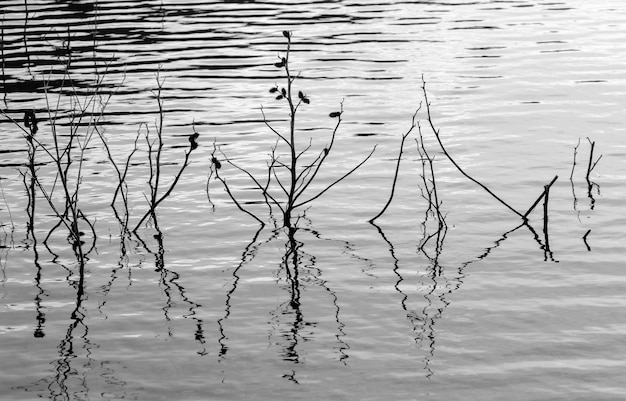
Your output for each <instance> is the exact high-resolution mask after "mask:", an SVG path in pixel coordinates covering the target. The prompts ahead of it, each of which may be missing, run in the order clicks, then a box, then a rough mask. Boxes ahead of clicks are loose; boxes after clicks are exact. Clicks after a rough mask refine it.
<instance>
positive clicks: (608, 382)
mask: <svg viewBox="0 0 626 401" xmlns="http://www.w3.org/2000/svg"><path fill="white" fill-rule="evenodd" d="M0 10H2V15H1V16H0V18H1V19H2V32H1V33H2V48H1V51H2V80H1V85H2V87H3V94H2V96H3V98H2V102H1V105H2V110H3V111H5V112H6V116H8V117H10V118H13V119H15V120H16V121H17V122H18V123H19V124H21V123H23V120H22V118H23V115H24V112H25V111H27V110H31V109H34V110H35V113H36V115H37V116H40V118H41V119H42V120H41V121H40V124H39V133H38V135H39V137H40V138H42V139H41V140H42V141H43V142H44V143H46V144H48V145H49V144H50V143H51V142H50V141H51V136H50V132H51V129H52V125H51V124H50V123H49V122H48V121H46V118H44V116H46V115H47V110H48V109H51V110H53V111H57V112H58V114H57V115H56V117H57V118H58V119H57V122H56V128H57V129H58V130H59V133H60V134H61V135H65V136H62V138H65V139H66V138H67V135H68V133H69V132H70V129H71V126H70V124H69V116H70V115H71V114H70V111H71V110H72V109H74V108H75V106H76V104H72V103H71V100H72V99H75V98H74V97H73V96H72V95H73V94H76V95H77V96H78V99H80V100H81V101H86V100H87V99H92V97H91V95H92V94H93V92H94V91H95V90H96V89H97V90H98V91H99V92H98V93H99V97H95V98H94V99H95V100H97V102H94V103H92V104H91V105H92V106H93V108H90V109H89V110H90V111H91V112H92V113H94V115H96V116H98V124H99V125H98V126H99V127H100V129H101V130H102V132H103V133H104V136H105V137H106V138H107V142H108V144H109V146H110V147H111V149H112V151H113V157H114V158H115V160H116V161H117V162H118V163H122V164H123V163H124V161H125V158H126V156H127V155H128V154H129V153H130V152H131V150H132V148H133V141H134V139H135V137H136V135H137V131H138V130H140V132H145V129H146V128H145V125H141V124H142V123H145V124H147V125H148V129H149V130H150V132H151V133H154V132H155V131H156V128H155V126H154V125H155V123H158V117H159V112H158V105H157V102H156V100H155V90H156V89H157V74H158V78H159V79H162V80H163V87H162V91H161V96H162V98H163V102H164V103H163V124H164V128H163V132H164V141H165V148H164V151H163V159H164V162H165V166H164V169H163V170H164V172H163V174H164V176H165V178H164V179H165V181H166V182H170V180H171V178H172V176H173V175H174V174H175V172H176V171H177V167H176V166H175V165H176V164H178V165H180V163H181V162H182V160H183V155H184V152H185V150H186V149H187V148H188V146H189V143H188V142H187V136H188V135H190V134H191V133H193V132H194V129H195V130H197V132H198V133H199V134H200V137H199V143H200V147H199V148H198V150H197V151H195V152H194V153H193V154H192V156H191V159H192V162H191V165H190V166H189V168H188V169H187V170H185V172H184V174H183V176H182V178H181V180H180V182H179V184H178V186H177V187H176V189H175V190H174V192H173V193H172V195H171V196H170V197H169V198H168V199H167V200H166V201H165V202H164V203H163V204H161V205H160V207H159V209H158V223H159V226H160V230H161V232H162V237H159V236H158V235H157V236H156V237H154V235H155V234H158V232H157V231H155V228H154V226H153V225H151V224H150V225H148V226H147V227H144V228H141V229H140V230H139V231H138V235H136V236H131V237H130V238H124V239H122V238H121V234H120V226H119V224H118V221H117V220H116V219H115V216H114V213H113V211H112V209H111V207H110V206H109V204H110V203H111V197H112V194H113V192H114V190H115V187H116V185H117V181H116V180H117V177H116V175H115V171H114V169H113V168H112V166H111V163H110V162H109V161H108V159H107V157H106V153H105V152H104V149H103V146H102V144H101V142H99V139H97V138H93V139H92V142H91V146H90V147H89V148H88V149H87V150H86V152H85V161H84V167H83V169H84V170H83V181H82V183H81V189H80V202H81V203H80V204H81V208H82V210H83V211H84V213H85V214H86V215H87V216H88V217H89V218H91V219H92V220H95V221H96V224H95V228H96V235H97V242H96V248H95V249H94V250H92V251H91V252H90V253H89V254H88V261H87V263H86V265H85V269H84V271H82V274H81V269H80V268H79V266H78V265H77V263H76V258H75V257H74V255H73V253H72V250H71V247H70V246H69V245H68V242H67V240H66V238H65V236H66V234H65V233H64V232H62V231H63V230H61V229H59V230H57V231H55V233H54V234H53V235H52V236H51V239H50V240H49V241H48V247H46V246H44V244H43V239H44V238H45V237H46V235H47V234H48V231H49V230H50V228H51V227H52V226H53V225H54V224H55V222H56V219H55V217H54V214H53V212H52V211H51V210H50V209H49V207H47V206H46V205H45V200H44V199H43V197H42V196H41V195H39V196H38V198H37V213H36V216H35V220H34V221H35V230H34V231H33V232H29V231H28V230H27V223H28V215H27V207H28V205H27V199H28V198H27V194H26V192H25V189H24V183H23V181H22V176H21V175H20V174H19V171H18V169H21V170H22V171H25V169H26V167H25V163H26V161H27V157H28V155H27V151H26V142H25V140H24V137H23V134H22V131H20V129H19V128H17V127H16V125H15V124H14V123H12V122H11V121H9V120H8V118H7V117H5V116H2V118H0V184H1V189H2V192H1V193H0V195H2V198H1V199H0V223H1V224H2V227H1V231H0V267H1V269H2V270H1V275H0V284H1V285H0V352H1V354H0V370H1V372H2V375H1V378H0V391H1V394H2V399H3V400H4V399H6V400H29V399H40V398H44V399H46V398H47V399H55V400H64V399H68V400H69V399H72V400H73V399H77V400H79V399H85V400H86V399H93V400H96V399H102V400H117V399H137V400H172V399H177V400H178V399H180V400H200V399H202V400H206V399H210V400H213V399H214V400H243V399H257V400H288V399H289V400H292V399H303V400H308V399H315V398H319V399H332V400H357V399H358V400H380V399H395V400H424V399H431V398H437V399H445V400H474V399H476V400H502V399H505V398H506V399H510V400H590V399H593V400H615V399H620V398H622V397H623V396H624V394H625V393H626V381H625V379H624V372H626V362H624V358H623V356H624V354H626V346H625V345H624V341H623V339H624V336H625V335H626V296H624V294H625V289H626V278H625V277H626V276H625V275H624V257H625V256H626V247H625V246H624V245H623V244H624V238H625V237H626V216H625V214H624V211H625V209H624V205H626V185H625V182H626V180H625V179H626V140H625V139H624V126H625V125H626V124H625V123H626V118H625V117H624V106H625V105H626V57H625V56H626V24H625V23H626V6H625V5H624V3H623V2H622V1H620V0H603V1H594V2H589V1H582V0H566V1H525V0H518V1H487V0H485V1H461V0H458V1H447V2H436V1H381V2H376V3H373V2H372V3H367V2H356V1H332V2H331V1H321V0H320V1H314V2H311V1H307V2H281V1H221V2H216V1H192V0H190V1H186V2H179V1H168V0H163V1H161V0H154V1H132V2H131V1H98V2H87V1H79V0H77V1H69V0H67V1H61V0H59V1H52V0H50V1H43V0H42V1H31V0H29V1H27V2H24V1H11V0H6V1H3V2H2V3H1V4H0ZM283 30H290V31H292V33H293V47H292V52H291V55H290V58H291V62H292V70H293V71H299V72H300V75H299V79H298V80H297V81H296V83H295V85H296V87H297V88H298V89H301V90H303V91H304V92H305V93H306V94H307V96H309V97H310V99H311V104H310V105H308V106H307V107H306V108H303V109H301V111H300V114H299V117H298V118H299V120H298V124H299V127H302V128H303V129H302V131H300V135H302V136H303V139H302V142H300V143H302V144H303V146H306V144H307V143H308V138H309V137H313V142H312V147H315V148H320V147H323V146H325V144H326V143H327V141H328V137H329V135H330V133H331V132H332V129H333V127H334V123H335V121H334V120H332V119H330V118H328V114H329V113H330V112H333V111H336V110H338V108H339V107H340V105H341V103H342V102H343V110H344V114H343V122H342V125H341V126H340V128H339V130H338V135H337V138H336V143H335V145H334V149H333V152H332V153H331V155H330V156H329V158H328V159H327V160H328V161H327V165H326V169H325V170H324V171H323V172H322V173H321V174H320V177H319V180H318V181H317V183H318V188H323V187H324V186H325V185H328V184H330V183H331V182H332V181H333V180H334V178H335V177H337V176H340V175H341V174H343V173H344V172H345V171H347V170H349V169H350V168H351V167H352V166H354V165H355V164H356V163H358V162H359V161H360V160H362V159H363V158H364V157H365V156H366V155H367V154H368V153H369V152H370V151H371V149H372V148H373V147H374V146H376V151H375V153H374V155H373V156H372V158H371V159H370V160H368V162H367V163H366V164H365V165H364V166H363V167H362V168H361V169H359V170H358V171H357V173H355V174H354V175H353V176H351V177H350V178H348V179H347V180H345V181H343V182H342V183H340V184H339V185H337V186H336V187H333V189H332V190H331V191H329V192H327V193H325V194H324V196H322V197H320V198H319V199H317V200H316V202H314V203H312V207H311V208H310V209H307V210H306V214H305V216H304V217H303V218H301V219H300V220H299V223H298V229H297V231H295V233H292V235H289V231H288V230H285V229H278V230H274V229H272V227H271V226H272V224H268V225H267V226H266V227H265V228H264V229H263V230H261V231H259V226H258V224H256V222H255V221H254V220H253V219H251V218H250V217H249V216H247V215H246V214H244V213H241V212H240V211H239V210H238V209H237V208H236V206H235V205H234V204H233V203H232V202H231V201H230V199H229V198H228V196H227V194H225V193H224V191H223V188H222V186H221V185H220V183H219V182H217V181H211V183H210V188H209V189H210V194H211V202H209V200H208V199H207V193H206V189H207V188H206V184H207V177H208V173H209V170H210V165H211V162H210V158H211V152H212V151H213V142H214V141H215V143H216V144H218V145H220V146H221V148H222V150H224V152H225V153H227V154H228V156H229V157H230V158H231V159H232V160H233V161H235V162H236V163H237V164H238V165H241V166H245V167H246V168H247V169H249V170H250V171H252V172H253V173H256V174H263V173H264V171H265V170H266V160H267V157H268V153H269V152H270V150H271V147H272V145H273V144H274V143H275V142H274V141H275V137H274V136H273V134H272V133H271V132H270V131H269V130H268V128H267V127H266V126H265V125H264V123H263V118H262V114H261V111H260V106H261V105H262V106H263V107H264V110H265V112H266V113H267V116H268V119H269V120H270V121H272V123H273V124H275V126H276V127H280V129H282V128H283V127H285V126H286V123H287V111H286V110H285V108H284V107H282V106H281V103H280V102H277V101H276V100H274V96H273V95H271V94H269V93H268V89H270V88H271V87H272V86H274V85H275V84H281V82H282V79H283V78H282V76H281V71H280V70H279V69H276V68H275V67H274V66H273V63H275V62H276V61H277V60H278V59H277V56H278V55H282V54H284V51H285V38H284V37H283V36H282V34H281V32H282V31H283ZM68 63H69V64H68ZM68 65H69V75H67V74H65V71H66V70H67V68H66V67H67V66H68ZM422 76H423V77H424V79H425V80H426V82H427V84H426V85H427V93H428V100H429V101H430V102H431V112H432V117H433V121H434V123H435V125H436V126H437V128H438V129H440V135H441V138H442V140H443V142H444V144H445V146H446V147H447V149H448V151H449V152H450V154H452V155H453V157H454V159H455V160H456V161H457V162H458V163H459V164H460V165H461V166H463V168H464V169H465V171H466V172H467V173H469V174H470V175H471V176H473V177H475V178H476V179H478V180H479V181H481V182H483V183H484V184H485V185H487V186H488V187H489V188H490V189H491V190H493V191H494V192H495V193H496V194H498V196H500V197H501V198H503V199H504V200H505V201H506V202H507V203H509V204H510V205H511V206H512V207H513V208H515V209H518V210H522V211H525V210H527V209H528V208H529V207H530V205H531V204H532V203H533V202H534V200H535V199H537V197H538V196H539V195H540V194H541V193H542V191H543V190H544V185H546V184H548V183H549V182H550V180H552V179H553V177H554V176H556V175H558V177H559V178H558V179H557V181H556V182H555V184H554V185H553V186H552V187H551V189H550V197H549V206H548V212H549V223H548V227H547V230H546V227H544V219H543V205H542V204H541V203H540V204H539V205H538V207H537V209H536V210H535V211H533V213H532V214H531V215H530V224H529V225H528V226H524V225H522V226H520V224H521V223H522V222H521V220H520V219H519V217H518V216H516V215H515V214H514V213H512V212H511V211H510V210H508V209H507V208H506V207H504V206H503V205H502V204H500V203H499V202H498V201H497V200H495V199H494V198H492V197H490V196H489V195H488V194H487V193H486V192H485V191H483V190H482V189H481V188H480V187H478V186H477V185H476V184H474V183H472V182H471V181H470V180H468V179H466V178H465V177H463V176H462V175H461V174H460V173H459V171H458V170H456V169H455V168H454V166H453V165H452V164H451V163H450V162H449V161H448V160H447V159H446V157H445V155H444V154H443V153H442V152H441V150H440V148H439V147H438V145H437V143H436V141H435V138H434V136H433V134H432V132H431V131H430V130H429V128H428V126H427V123H426V120H425V119H426V115H425V107H424V104H423V102H424V95H423V93H422V90H421V85H422ZM70 78H71V81H70ZM108 95H111V96H110V99H109V97H108ZM105 102H108V103H106V107H104V105H105ZM420 103H422V109H421V110H420V112H419V113H418V115H417V117H418V118H419V120H420V125H421V127H422V132H423V135H424V140H425V144H426V146H427V147H428V149H429V150H430V152H431V154H432V155H434V157H435V174H436V178H437V184H438V195H439V197H440V199H441V200H442V202H443V204H442V211H443V212H444V213H446V222H447V224H448V231H447V235H446V236H445V239H444V240H443V242H442V244H441V248H440V249H439V252H437V249H436V248H434V247H433V246H428V247H427V248H426V249H425V250H426V251H427V252H426V253H424V252H421V251H420V250H419V245H420V243H421V240H422V238H423V237H424V235H425V232H426V235H428V234H431V233H433V232H436V226H434V225H433V224H434V222H433V220H432V219H429V220H428V221H426V222H425V221H424V220H425V211H426V208H427V203H426V202H425V200H424V199H423V198H422V196H421V194H422V192H420V191H421V190H420V188H421V189H422V190H423V188H424V186H423V183H422V181H421V177H420V174H421V173H422V168H421V162H420V155H419V153H418V149H417V147H416V142H415V139H416V138H417V137H418V136H417V132H412V133H411V135H410V136H409V138H408V139H407V142H406V143H405V147H404V151H405V153H404V155H403V159H402V164H401V170H400V175H399V179H398V183H397V187H396V193H395V197H394V200H393V203H392V204H391V206H390V207H389V209H388V210H387V212H386V213H385V214H384V215H383V217H382V218H380V219H379V220H377V221H376V224H377V225H372V224H369V223H368V222H367V221H368V220H369V219H371V218H372V217H373V216H374V215H375V214H376V213H378V212H379V211H380V210H381V208H382V207H383V206H384V204H385V202H386V201H387V199H388V197H389V190H390V188H391V183H392V179H393V173H394V169H395V165H396V160H397V156H398V149H399V144H400V139H401V136H402V134H403V133H405V132H407V130H408V129H409V128H410V126H411V117H412V115H413V113H414V112H415V111H416V110H417V109H418V108H419V106H420ZM87 129H88V127H86V126H81V127H80V128H79V134H83V133H84V132H87ZM591 142H594V143H595V146H594V155H593V160H597V159H598V157H600V156H602V157H601V159H600V161H599V162H598V163H597V165H596V166H595V168H594V169H593V171H592V172H591V174H590V175H589V181H588V180H587V177H586V170H587V167H588V163H589V159H590V150H591ZM138 148H139V149H138V151H137V153H136V155H135V156H133V159H132V160H133V163H132V165H131V167H130V171H129V176H128V179H127V181H128V184H129V197H130V202H129V206H130V216H131V217H130V219H131V224H133V223H136V222H137V221H138V219H139V218H140V217H141V215H142V214H143V213H144V212H145V208H146V201H145V198H144V193H147V191H148V187H147V185H146V181H147V180H148V175H149V166H148V162H147V145H146V142H145V141H144V140H140V141H139V142H138ZM575 150H576V164H575V165H574V163H573V162H574V155H575ZM38 157H39V160H40V164H39V165H38V172H37V174H38V175H39V176H40V178H41V180H42V181H43V182H44V183H45V184H46V185H50V186H51V185H52V182H53V180H54V173H53V166H52V165H50V163H47V162H46V160H47V159H46V156H45V154H43V153H41V154H40V155H39V156H38ZM221 174H222V175H223V176H225V177H227V179H228V180H229V184H230V185H231V187H232V188H234V189H235V191H236V194H237V196H238V197H239V199H241V200H243V201H245V202H246V203H245V204H246V207H249V208H250V209H251V210H252V211H254V212H255V213H258V214H259V215H264V214H265V213H266V208H265V207H264V206H263V204H260V203H259V202H260V201H262V199H260V196H259V195H258V193H256V192H255V191H254V190H253V184H252V183H251V182H250V181H249V180H248V179H247V177H245V176H244V175H242V174H239V173H238V172H237V171H236V170H235V169H234V168H232V167H230V168H229V167H227V166H225V167H224V168H223V170H222V173H221ZM570 177H571V178H570ZM47 188H50V187H47ZM590 188H591V189H590ZM277 218H278V217H277ZM267 220H268V221H269V220H270V219H269V218H268V219H267ZM424 230H426V231H424ZM589 230H590V231H589ZM546 231H547V232H548V234H546ZM585 234H587V236H586V237H585V238H584V239H583V237H584V236H585ZM547 239H548V244H546V240H547ZM431 244H432V242H431ZM546 245H549V248H548V247H546ZM294 249H295V252H291V251H292V250H294ZM294 301H296V302H295V303H294Z"/></svg>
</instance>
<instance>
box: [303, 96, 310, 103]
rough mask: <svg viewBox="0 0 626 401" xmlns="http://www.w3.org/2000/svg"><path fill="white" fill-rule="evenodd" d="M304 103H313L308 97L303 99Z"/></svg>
mask: <svg viewBox="0 0 626 401" xmlns="http://www.w3.org/2000/svg"><path fill="white" fill-rule="evenodd" d="M302 101H303V102H304V103H306V104H309V103H311V101H310V100H309V98H308V97H305V98H302Z"/></svg>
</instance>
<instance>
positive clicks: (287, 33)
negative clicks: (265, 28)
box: [283, 31, 291, 39]
mask: <svg viewBox="0 0 626 401" xmlns="http://www.w3.org/2000/svg"><path fill="white" fill-rule="evenodd" d="M283 36H284V37H286V38H287V39H289V37H291V34H290V33H289V31H283Z"/></svg>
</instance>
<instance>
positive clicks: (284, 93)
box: [280, 88, 287, 96]
mask: <svg viewBox="0 0 626 401" xmlns="http://www.w3.org/2000/svg"><path fill="white" fill-rule="evenodd" d="M280 93H282V94H283V96H287V91H286V90H285V88H281V89H280Z"/></svg>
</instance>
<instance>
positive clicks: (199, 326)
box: [134, 213, 207, 355]
mask: <svg viewBox="0 0 626 401" xmlns="http://www.w3.org/2000/svg"><path fill="white" fill-rule="evenodd" d="M151 222H152V225H153V226H152V227H153V230H154V231H155V233H154V234H153V235H152V240H154V242H155V243H156V244H154V242H153V243H152V244H151V245H149V244H148V242H147V241H146V240H144V238H142V236H141V235H140V234H139V233H137V232H135V233H134V234H135V238H136V239H137V241H139V243H140V244H141V247H142V248H143V249H145V250H146V251H147V252H148V253H149V254H150V255H152V256H153V257H154V271H155V272H157V273H158V274H159V287H160V288H161V289H162V290H163V293H164V294H165V297H166V299H165V305H164V306H163V307H162V308H161V309H162V310H163V318H164V319H165V321H166V322H167V324H168V333H167V335H168V336H169V337H173V335H174V333H173V326H172V318H171V317H170V311H171V310H172V308H174V307H175V306H177V303H176V301H175V300H174V297H178V298H179V299H181V300H182V302H183V303H184V304H185V305H186V307H187V310H188V313H185V314H184V315H183V317H184V318H190V319H192V320H194V322H195V326H196V328H195V332H194V339H195V340H196V341H197V342H198V343H199V344H200V347H201V349H200V350H199V351H197V353H198V354H200V355H206V354H207V350H206V346H205V343H206V340H205V337H204V322H203V320H202V319H200V318H199V317H198V316H196V315H197V311H198V309H199V308H200V307H201V306H202V305H200V304H198V303H196V302H193V301H192V300H191V299H189V297H188V296H187V292H186V290H185V288H184V287H183V286H182V285H181V284H180V283H178V280H179V279H180V275H179V274H178V273H177V272H175V271H173V270H170V269H168V268H167V267H166V263H165V246H164V239H163V232H162V231H161V229H160V228H159V225H158V220H157V216H156V214H154V213H153V214H152V218H151ZM155 245H156V249H155Z"/></svg>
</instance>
